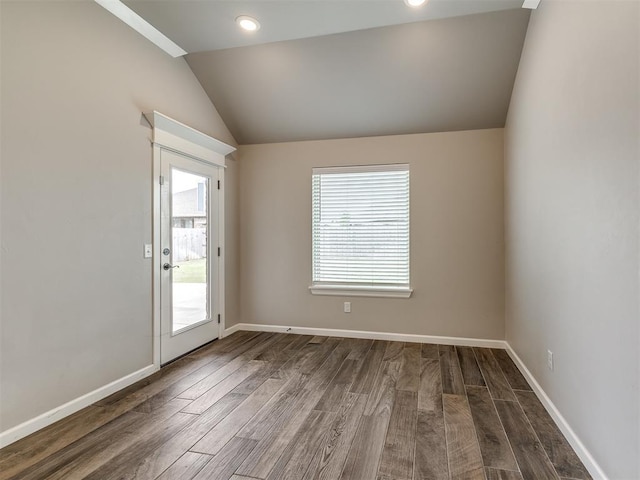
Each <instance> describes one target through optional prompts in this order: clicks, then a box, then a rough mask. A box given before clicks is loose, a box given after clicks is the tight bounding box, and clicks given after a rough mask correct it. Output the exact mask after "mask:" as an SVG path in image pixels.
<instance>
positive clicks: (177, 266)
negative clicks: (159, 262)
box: [162, 263, 180, 270]
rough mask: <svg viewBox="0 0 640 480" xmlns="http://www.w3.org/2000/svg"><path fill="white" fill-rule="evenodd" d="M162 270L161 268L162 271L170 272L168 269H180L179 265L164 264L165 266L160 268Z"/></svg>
mask: <svg viewBox="0 0 640 480" xmlns="http://www.w3.org/2000/svg"><path fill="white" fill-rule="evenodd" d="M162 268H163V269H164V270H170V269H172V268H180V265H169V264H168V263H165V264H164V265H163V266H162Z"/></svg>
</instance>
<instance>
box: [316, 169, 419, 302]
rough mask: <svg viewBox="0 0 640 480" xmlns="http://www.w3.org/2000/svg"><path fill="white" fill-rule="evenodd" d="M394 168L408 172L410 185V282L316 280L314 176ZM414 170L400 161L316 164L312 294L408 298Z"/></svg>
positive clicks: (408, 240) (408, 243)
mask: <svg viewBox="0 0 640 480" xmlns="http://www.w3.org/2000/svg"><path fill="white" fill-rule="evenodd" d="M392 171H406V172H407V174H408V177H409V178H408V181H409V185H408V187H407V197H408V198H407V200H408V202H409V203H408V204H409V213H408V226H409V234H408V236H407V247H408V257H407V269H408V283H407V284H402V285H393V284H384V283H381V284H361V283H356V282H354V283H347V282H345V283H342V282H323V281H318V282H315V281H314V278H313V275H314V266H315V263H314V262H315V258H314V253H313V252H314V235H313V234H314V227H315V226H314V219H313V210H314V208H315V205H314V198H313V192H314V190H313V181H314V176H315V175H321V174H332V173H338V174H348V173H373V172H392ZM410 184H411V173H410V165H409V164H406V163H398V164H373V165H349V166H333V167H314V168H313V169H312V175H311V189H312V199H311V209H312V220H311V230H312V234H311V237H312V238H311V284H310V286H309V291H310V292H311V293H312V294H313V295H333V296H362V297H389V298H409V297H410V296H411V294H412V293H413V289H412V288H411V233H410V231H411V230H410V226H411V188H410Z"/></svg>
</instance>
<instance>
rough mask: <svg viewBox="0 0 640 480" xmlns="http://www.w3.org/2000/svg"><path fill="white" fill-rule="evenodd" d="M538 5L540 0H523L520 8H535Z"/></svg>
mask: <svg viewBox="0 0 640 480" xmlns="http://www.w3.org/2000/svg"><path fill="white" fill-rule="evenodd" d="M539 5H540V0H524V2H523V3H522V8H528V9H530V10H535V9H536V8H538V6H539Z"/></svg>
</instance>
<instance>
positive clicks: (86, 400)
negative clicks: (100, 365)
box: [0, 365, 158, 448]
mask: <svg viewBox="0 0 640 480" xmlns="http://www.w3.org/2000/svg"><path fill="white" fill-rule="evenodd" d="M157 370H158V368H157V367H156V366H155V365H149V366H147V367H144V368H141V369H140V370H138V371H136V372H133V373H130V374H129V375H126V376H124V377H122V378H119V379H118V380H114V381H113V382H111V383H108V384H107V385H104V386H102V387H100V388H97V389H96V390H94V391H92V392H89V393H87V394H85V395H82V396H81V397H78V398H76V399H74V400H71V401H69V402H67V403H65V404H64V405H60V406H59V407H56V408H54V409H52V410H49V411H48V412H45V413H43V414H42V415H38V416H37V417H35V418H32V419H31V420H27V421H26V422H23V423H21V424H20V425H16V426H15V427H13V428H10V429H9V430H5V431H4V432H2V433H0V448H4V447H6V446H7V445H9V444H11V443H13V442H16V441H18V440H20V439H21V438H24V437H26V436H27V435H31V434H32V433H33V432H36V431H38V430H40V429H42V428H45V427H48V426H49V425H51V424H53V423H55V422H57V421H58V420H60V419H62V418H64V417H68V416H69V415H71V414H73V413H75V412H77V411H78V410H82V409H83V408H85V407H88V406H89V405H91V404H93V403H95V402H97V401H99V400H102V399H103V398H106V397H108V396H109V395H111V394H112V393H115V392H117V391H118V390H122V389H123V388H126V387H128V386H129V385H132V384H133V383H135V382H137V381H138V380H142V379H143V378H146V377H148V376H149V375H151V374H152V373H154V372H156V371H157Z"/></svg>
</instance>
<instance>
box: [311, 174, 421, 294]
mask: <svg viewBox="0 0 640 480" xmlns="http://www.w3.org/2000/svg"><path fill="white" fill-rule="evenodd" d="M312 196H313V198H312V200H313V202H312V203H313V215H312V257H313V258H312V272H313V273H312V284H311V287H309V288H310V290H311V293H313V294H317V295H351V296H375V297H405V298H406V297H409V296H410V295H411V287H410V271H409V270H410V258H409V252H410V248H409V247H410V235H409V234H410V232H409V226H410V224H409V165H406V164H393V165H368V166H350V167H324V168H314V169H313V175H312Z"/></svg>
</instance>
